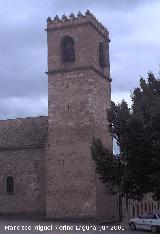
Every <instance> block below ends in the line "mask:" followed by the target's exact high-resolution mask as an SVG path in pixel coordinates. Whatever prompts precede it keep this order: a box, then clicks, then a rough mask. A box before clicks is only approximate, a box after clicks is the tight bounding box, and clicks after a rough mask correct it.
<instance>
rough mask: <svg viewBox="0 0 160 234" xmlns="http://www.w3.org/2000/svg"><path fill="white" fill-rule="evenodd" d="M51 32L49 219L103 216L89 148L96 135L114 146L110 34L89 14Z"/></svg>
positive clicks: (58, 23)
mask: <svg viewBox="0 0 160 234" xmlns="http://www.w3.org/2000/svg"><path fill="white" fill-rule="evenodd" d="M46 31H47V41H48V119H49V148H48V154H47V156H46V165H45V166H46V216H47V217H48V218H65V219H66V218H98V217H99V216H100V215H103V211H102V209H104V202H103V205H102V204H101V200H102V199H104V197H103V195H104V194H101V189H100V187H101V186H99V183H100V182H99V181H98V180H97V176H96V173H95V164H94V161H93V160H92V157H91V152H90V147H91V144H92V139H93V137H94V136H95V137H99V138H101V139H102V141H103V143H104V144H105V145H106V146H107V147H110V148H112V138H111V136H110V134H109V131H108V123H107V120H106V118H107V116H106V108H108V106H109V105H110V97H111V88H110V81H111V80H110V66H109V35H108V31H107V29H106V28H105V27H104V26H102V24H101V23H99V22H98V20H97V19H96V18H95V17H94V15H92V14H91V13H90V12H89V11H87V12H86V13H85V15H82V14H81V13H80V12H79V13H78V16H74V15H73V14H71V15H70V16H69V18H67V17H66V16H65V15H64V16H63V17H62V18H61V19H59V17H58V16H56V17H55V18H54V20H51V18H48V20H47V29H46ZM103 193H104V192H103Z"/></svg>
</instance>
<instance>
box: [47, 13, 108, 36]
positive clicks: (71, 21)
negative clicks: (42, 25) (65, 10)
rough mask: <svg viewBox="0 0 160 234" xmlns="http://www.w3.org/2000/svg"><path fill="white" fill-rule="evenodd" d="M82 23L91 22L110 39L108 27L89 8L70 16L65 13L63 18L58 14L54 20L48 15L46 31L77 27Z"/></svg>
mask: <svg viewBox="0 0 160 234" xmlns="http://www.w3.org/2000/svg"><path fill="white" fill-rule="evenodd" d="M82 24H90V25H91V26H92V27H94V28H95V29H96V30H97V31H99V32H100V33H101V34H103V36H104V37H105V38H107V39H108V40H109V32H108V30H107V28H106V27H105V26H104V25H103V24H102V23H100V22H99V21H98V19H97V18H96V17H95V16H94V15H93V14H92V13H91V12H90V11H89V10H87V11H86V12H85V14H82V13H81V12H80V11H79V12H78V14H77V15H76V16H75V15H74V14H73V13H71V14H70V15H69V17H67V16H66V15H63V16H62V17H61V18H59V16H58V15H56V16H55V17H54V19H53V20H52V19H51V18H50V17H48V19H47V29H46V31H56V30H60V29H63V28H66V27H75V26H78V25H82Z"/></svg>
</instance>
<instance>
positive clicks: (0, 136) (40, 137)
mask: <svg viewBox="0 0 160 234" xmlns="http://www.w3.org/2000/svg"><path fill="white" fill-rule="evenodd" d="M47 138H48V117H47V116H40V117H27V118H17V119H8V120H0V148H5V147H16V146H33V145H44V144H45V143H46V142H47Z"/></svg>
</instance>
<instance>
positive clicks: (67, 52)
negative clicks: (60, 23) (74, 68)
mask: <svg viewBox="0 0 160 234" xmlns="http://www.w3.org/2000/svg"><path fill="white" fill-rule="evenodd" d="M61 55H62V62H64V63H66V62H74V61H75V49H74V40H73V38H72V37H70V36H65V37H63V38H62V40H61Z"/></svg>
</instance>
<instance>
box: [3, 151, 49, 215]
mask: <svg viewBox="0 0 160 234" xmlns="http://www.w3.org/2000/svg"><path fill="white" fill-rule="evenodd" d="M44 154H45V148H44V147H42V148H34V147H30V148H29V147H26V148H17V149H16V148H8V149H3V150H0V168H1V170H0V214H22V215H38V216H41V215H44V214H45V190H44V189H45V186H44ZM7 176H13V177H14V181H15V192H14V194H12V195H9V194H7V190H6V189H7V188H6V178H7Z"/></svg>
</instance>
